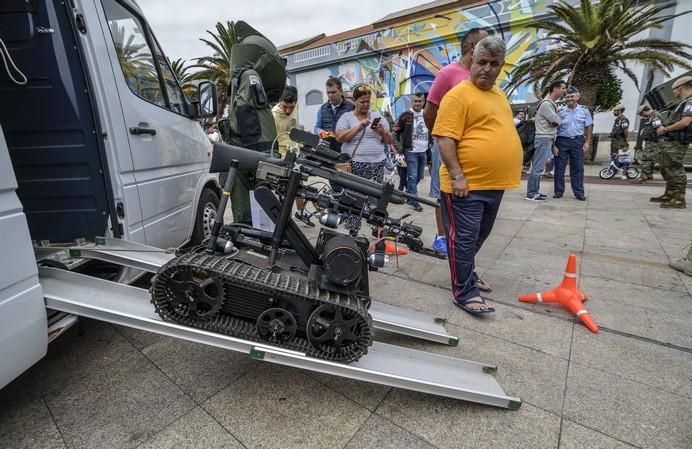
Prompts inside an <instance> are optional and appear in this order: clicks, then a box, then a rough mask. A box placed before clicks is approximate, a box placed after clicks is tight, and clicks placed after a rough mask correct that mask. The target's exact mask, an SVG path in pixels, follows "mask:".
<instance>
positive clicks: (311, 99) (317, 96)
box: [305, 90, 324, 106]
mask: <svg viewBox="0 0 692 449" xmlns="http://www.w3.org/2000/svg"><path fill="white" fill-rule="evenodd" d="M322 103H324V101H323V100H322V92H321V91H319V90H311V91H310V92H308V93H307V95H305V104H306V105H307V106H312V105H315V104H322Z"/></svg>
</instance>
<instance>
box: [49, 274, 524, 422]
mask: <svg viewBox="0 0 692 449" xmlns="http://www.w3.org/2000/svg"><path fill="white" fill-rule="evenodd" d="M39 278H40V281H41V286H42V288H43V293H44V297H45V301H46V307H48V308H50V309H54V310H59V311H62V312H68V313H73V314H75V315H80V316H84V317H88V318H93V319H96V320H101V321H106V322H109V323H114V324H119V325H122V326H127V327H133V328H136V329H141V330H145V331H148V332H154V333H158V334H163V335H167V336H170V337H175V338H181V339H184V340H188V341H193V342H197V343H202V344H206V345H211V346H216V347H219V348H225V349H230V350H233V351H238V352H243V353H246V354H248V355H249V356H250V357H252V358H255V359H258V360H264V361H267V362H272V363H278V364H280V365H286V366H291V367H295V368H302V369H307V370H311V371H317V372H320V373H325V374H331V375H336V376H341V377H346V378H349V379H355V380H361V381H365V382H372V383H377V384H382V385H388V386H391V387H397V388H403V389H406V390H413V391H420V392H423V393H429V394H433V395H438V396H445V397H449V398H455V399H461V400H465V401H471V402H478V403H481V404H487V405H492V406H495V407H504V408H509V409H517V408H519V407H520V406H521V400H520V399H518V398H514V397H510V396H507V395H506V394H505V392H504V391H503V390H502V387H500V385H499V384H498V383H497V381H496V380H495V377H494V374H495V371H496V367H494V366H490V365H484V364H481V363H476V362H470V361H466V360H462V359H455V358H452V357H447V356H443V355H437V354H432V353H427V352H423V351H417V350H413V349H407V348H402V347H399V346H395V345H389V344H385V343H380V342H374V343H373V345H372V346H371V347H370V350H369V351H368V354H367V355H365V356H363V357H362V358H361V359H360V360H359V361H358V362H354V363H351V364H348V365H346V364H340V363H334V362H328V361H324V360H319V359H314V358H310V357H307V356H306V355H305V354H303V353H301V352H296V351H287V350H282V349H279V348H274V347H271V346H267V345H262V344H258V343H255V342H249V341H246V340H241V339H237V338H233V337H227V336H225V335H220V334H214V333H211V332H207V331H203V330H199V329H194V328H189V327H185V326H180V325H177V324H174V323H168V322H165V321H162V320H161V319H160V318H159V316H158V315H157V314H156V313H155V312H154V308H153V307H152V306H151V304H150V303H149V293H148V292H147V291H146V290H143V289H140V288H136V287H131V286H128V285H124V284H118V283H115V282H111V281H106V280H103V279H98V278H94V277H90V276H85V275H82V274H77V273H74V272H69V271H66V270H61V269H56V268H47V267H41V268H39Z"/></svg>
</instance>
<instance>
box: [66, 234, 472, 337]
mask: <svg viewBox="0 0 692 449" xmlns="http://www.w3.org/2000/svg"><path fill="white" fill-rule="evenodd" d="M69 254H70V257H74V258H85V259H96V260H102V261H105V262H111V263H114V264H118V265H122V266H125V267H130V268H136V269H139V270H144V271H147V272H150V273H156V272H157V271H158V270H159V269H160V268H161V267H162V266H163V265H165V264H166V263H167V262H168V261H169V260H171V259H173V258H174V257H175V255H174V254H173V253H172V252H168V251H164V250H162V249H158V248H154V247H152V246H147V245H143V244H141V243H134V242H128V241H125V240H119V239H112V238H107V237H98V238H97V239H96V244H95V245H94V244H89V245H84V246H75V247H71V248H69ZM369 312H370V316H372V320H373V325H374V326H375V328H376V329H380V330H384V331H388V332H392V333H396V334H401V335H406V336H409V337H415V338H420V339H423V340H429V341H434V342H436V343H442V344H446V345H450V346H457V345H458V344H459V337H456V336H454V335H449V334H448V333H447V331H446V330H445V328H444V323H445V322H446V320H445V319H444V318H436V317H434V316H432V315H429V314H427V313H423V312H418V311H415V310H409V309H404V308H402V307H397V306H392V305H389V304H385V303H381V302H378V301H375V300H373V301H372V302H371V305H370V310H369Z"/></svg>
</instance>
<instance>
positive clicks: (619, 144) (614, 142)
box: [610, 137, 628, 154]
mask: <svg viewBox="0 0 692 449" xmlns="http://www.w3.org/2000/svg"><path fill="white" fill-rule="evenodd" d="M627 145H628V143H627V141H626V140H625V138H624V137H613V138H612V139H610V154H617V152H618V151H619V150H620V148H625V147H626V146H627Z"/></svg>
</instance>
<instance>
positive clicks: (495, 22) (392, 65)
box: [289, 0, 576, 115]
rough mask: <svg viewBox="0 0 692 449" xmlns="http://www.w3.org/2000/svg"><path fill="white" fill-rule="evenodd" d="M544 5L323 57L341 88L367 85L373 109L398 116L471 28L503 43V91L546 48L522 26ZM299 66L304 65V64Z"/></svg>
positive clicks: (498, 10)
mask: <svg viewBox="0 0 692 449" xmlns="http://www.w3.org/2000/svg"><path fill="white" fill-rule="evenodd" d="M550 3H552V1H548V0H504V1H498V2H493V3H489V4H485V5H479V6H476V7H473V8H469V9H458V10H454V11H450V12H446V13H444V14H437V15H435V16H428V17H424V18H421V19H420V20H418V21H415V22H411V23H408V24H404V25H401V26H396V27H392V28H388V29H384V30H380V31H377V32H374V33H371V34H369V35H365V36H359V37H357V38H354V39H350V40H346V41H340V42H337V43H335V44H332V45H331V46H330V47H331V48H330V49H329V50H330V51H329V53H330V55H333V59H335V60H340V61H343V62H335V63H334V64H332V65H330V66H329V70H330V72H331V74H332V75H333V76H337V77H340V78H342V80H343V82H344V84H345V89H348V88H349V86H352V85H354V84H357V83H366V84H368V85H370V86H371V87H372V88H373V89H374V90H375V91H376V93H377V97H378V98H377V106H378V107H379V108H380V109H383V110H389V111H391V112H392V113H394V114H395V115H398V114H399V113H401V112H403V111H404V110H406V109H407V108H408V107H409V104H408V101H409V100H408V95H410V94H412V93H415V92H427V90H428V89H429V87H430V85H431V84H432V81H433V79H434V77H435V75H436V74H437V72H438V71H439V70H440V69H441V68H442V67H444V66H445V65H447V64H450V63H452V62H454V61H457V60H458V59H459V57H460V48H459V39H460V37H461V36H463V34H464V33H465V32H466V31H467V30H469V29H471V28H476V27H484V28H490V29H493V30H494V31H495V33H497V34H498V35H502V36H503V38H504V40H505V42H506V43H507V49H508V51H507V57H506V60H507V66H506V67H505V70H504V73H503V74H502V75H501V76H500V85H501V86H504V85H506V83H507V82H508V79H507V73H508V72H509V71H510V70H511V68H512V67H513V65H514V64H516V63H517V62H518V61H519V60H521V59H522V58H523V57H525V56H526V55H530V54H535V53H536V52H542V51H544V50H545V49H546V48H548V46H549V44H548V43H547V42H546V41H542V42H539V39H540V37H542V36H539V35H537V34H536V31H535V30H533V29H530V28H527V27H526V24H527V22H529V21H531V20H535V19H536V18H539V17H540V16H541V15H544V14H546V12H547V6H548V5H549V4H550ZM575 3H576V2H575ZM359 55H362V56H359ZM330 59H332V58H330ZM301 65H305V66H309V65H310V62H309V61H305V64H301ZM290 69H291V67H290V65H289V70H290ZM534 99H535V98H534V95H533V92H532V91H531V89H530V88H529V87H524V88H522V89H519V90H516V91H514V92H513V93H512V95H511V97H510V100H511V101H512V102H530V101H533V100H534Z"/></svg>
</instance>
